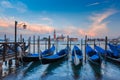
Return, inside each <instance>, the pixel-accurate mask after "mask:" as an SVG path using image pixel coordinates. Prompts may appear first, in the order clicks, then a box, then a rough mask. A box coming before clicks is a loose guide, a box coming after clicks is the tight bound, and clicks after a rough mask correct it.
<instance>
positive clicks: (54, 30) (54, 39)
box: [54, 30, 56, 40]
mask: <svg viewBox="0 0 120 80" xmlns="http://www.w3.org/2000/svg"><path fill="white" fill-rule="evenodd" d="M54 40H56V31H55V30H54Z"/></svg>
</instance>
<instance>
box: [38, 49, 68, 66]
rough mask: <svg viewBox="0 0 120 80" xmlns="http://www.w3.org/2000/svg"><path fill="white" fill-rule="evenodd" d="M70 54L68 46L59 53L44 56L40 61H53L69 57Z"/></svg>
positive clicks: (46, 62) (43, 62)
mask: <svg viewBox="0 0 120 80" xmlns="http://www.w3.org/2000/svg"><path fill="white" fill-rule="evenodd" d="M68 54H69V47H66V48H65V49H62V50H60V51H59V52H58V53H56V54H54V55H51V56H46V57H42V58H41V60H40V61H41V63H42V64H48V63H53V62H57V61H59V60H62V59H65V58H67V55H68Z"/></svg>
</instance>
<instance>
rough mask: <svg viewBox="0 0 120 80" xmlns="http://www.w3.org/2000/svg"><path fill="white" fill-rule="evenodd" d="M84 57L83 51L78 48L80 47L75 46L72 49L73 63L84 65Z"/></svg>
mask: <svg viewBox="0 0 120 80" xmlns="http://www.w3.org/2000/svg"><path fill="white" fill-rule="evenodd" d="M82 60H83V55H82V51H81V50H80V49H79V48H78V46H76V45H74V47H73V49H72V63H73V64H75V65H78V64H80V63H82Z"/></svg>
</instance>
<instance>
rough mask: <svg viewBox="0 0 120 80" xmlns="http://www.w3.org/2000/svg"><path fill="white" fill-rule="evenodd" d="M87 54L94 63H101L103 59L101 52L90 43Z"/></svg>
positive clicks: (87, 46)
mask: <svg viewBox="0 0 120 80" xmlns="http://www.w3.org/2000/svg"><path fill="white" fill-rule="evenodd" d="M86 54H87V55H88V60H89V61H90V62H92V63H94V64H98V65H99V64H100V63H101V59H100V56H99V54H98V53H97V52H96V51H95V50H94V49H92V48H91V47H90V46H89V45H88V44H87V45H86Z"/></svg>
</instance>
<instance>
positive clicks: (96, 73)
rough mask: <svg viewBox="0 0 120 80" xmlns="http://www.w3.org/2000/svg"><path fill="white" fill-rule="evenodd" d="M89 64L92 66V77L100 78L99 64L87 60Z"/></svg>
mask: <svg viewBox="0 0 120 80" xmlns="http://www.w3.org/2000/svg"><path fill="white" fill-rule="evenodd" d="M89 64H90V66H91V68H92V71H93V73H94V77H95V78H96V80H102V73H101V64H99V65H95V64H92V63H90V62H89Z"/></svg>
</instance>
